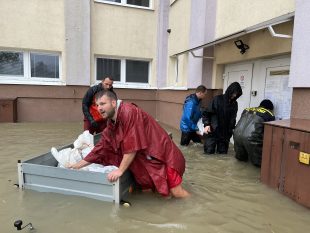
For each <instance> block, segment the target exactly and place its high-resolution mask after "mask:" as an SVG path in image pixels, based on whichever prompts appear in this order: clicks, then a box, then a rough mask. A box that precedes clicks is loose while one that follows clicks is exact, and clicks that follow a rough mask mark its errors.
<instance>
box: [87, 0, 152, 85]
mask: <svg viewBox="0 0 310 233" xmlns="http://www.w3.org/2000/svg"><path fill="white" fill-rule="evenodd" d="M153 7H154V8H153V9H154V10H146V9H139V8H133V7H126V6H117V5H112V4H104V3H98V2H93V3H92V7H91V15H92V16H91V25H92V26H91V46H92V48H91V50H92V52H91V53H92V55H91V58H92V62H91V67H93V68H92V70H91V73H92V75H91V77H92V79H93V80H94V79H95V77H94V76H95V74H94V67H95V65H94V63H95V61H94V56H96V55H100V56H107V57H121V58H124V57H125V58H133V59H144V60H145V59H146V60H150V61H151V80H150V84H151V85H152V86H154V85H155V84H156V48H157V47H156V46H157V20H158V19H157V9H158V1H157V0H156V1H153Z"/></svg>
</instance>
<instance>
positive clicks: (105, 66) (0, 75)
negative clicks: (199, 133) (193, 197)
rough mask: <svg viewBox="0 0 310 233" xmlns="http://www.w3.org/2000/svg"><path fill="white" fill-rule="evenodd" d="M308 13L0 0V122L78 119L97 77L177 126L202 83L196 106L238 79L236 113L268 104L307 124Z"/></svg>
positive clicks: (183, 4) (293, 6)
mask: <svg viewBox="0 0 310 233" xmlns="http://www.w3.org/2000/svg"><path fill="white" fill-rule="evenodd" d="M309 8H310V5H309V3H307V1H302V0H296V1H294V0H284V1H283V0H275V1H272V2H270V1H267V0H256V1H246V0H239V1H237V0H231V1H225V0H217V1H216V0H205V1H200V0H161V1H159V0H45V1H42V0H29V1H22V0H16V1H8V0H0V29H1V32H2V33H1V34H2V36H1V37H0V101H2V103H3V104H2V105H1V106H2V107H1V109H0V112H1V114H2V117H1V116H0V119H1V118H2V119H3V118H5V117H6V119H9V120H10V119H13V115H14V116H15V118H16V121H17V122H29V121H39V122H40V121H42V122H44V121H81V120H82V117H83V116H82V112H81V100H82V98H83V95H84V93H85V92H86V90H87V89H88V87H89V86H90V85H94V84H95V83H97V82H99V81H100V80H101V79H102V78H103V77H104V76H106V75H110V76H112V77H113V78H114V80H115V84H114V86H115V90H116V92H117V94H118V96H119V97H120V98H121V99H123V100H125V101H131V102H135V103H136V104H138V105H139V106H141V107H142V108H143V109H145V110H146V111H147V112H149V113H150V114H151V115H152V116H154V117H155V118H157V119H158V120H159V121H161V122H163V123H165V124H168V125H170V126H173V127H176V128H177V127H178V122H179V119H180V116H181V113H182V104H183V101H184V98H185V96H186V95H187V94H189V93H191V92H192V91H193V89H194V88H195V87H196V86H198V85H200V84H201V83H202V84H204V85H206V86H207V88H208V89H209V91H208V96H207V99H206V100H205V104H207V102H208V101H209V100H210V99H211V98H212V97H213V96H214V95H216V94H218V93H222V92H223V90H225V88H226V87H227V85H229V83H231V82H232V81H238V82H240V84H241V85H242V87H243V90H244V95H243V97H242V98H241V99H240V101H239V105H240V107H239V108H240V109H242V108H244V107H248V106H255V105H257V104H258V103H259V102H260V100H262V99H263V98H265V97H268V98H271V99H273V101H274V102H276V105H277V111H278V115H279V118H283V119H284V118H287V117H294V118H303V119H309V118H310V117H309V111H310V110H309V109H310V108H309V105H310V103H308V102H309V101H305V99H306V98H308V97H309V95H310V94H309V93H310V89H309V87H310V82H309V81H308V79H307V78H306V77H307V75H306V74H307V72H308V71H305V70H304V69H305V68H306V67H307V66H306V61H307V59H308V57H307V56H306V54H307V53H306V52H305V51H307V50H306V49H308V47H309V46H308V45H307V43H306V41H305V38H306V37H305V36H306V35H307V33H308V31H307V30H304V27H305V25H306V24H307V21H306V20H307V17H308V16H307V14H305V11H306V9H309ZM292 45H293V46H292ZM301 45H302V46H301ZM238 46H239V47H238ZM242 46H243V47H242ZM243 50H245V51H243ZM300 59H303V62H300ZM303 68H304V69H303ZM280 87H281V88H280ZM283 93H285V96H283ZM286 97H288V98H286ZM282 100H283V101H284V100H285V103H283V101H282ZM4 103H5V104H6V105H5V104H4ZM12 106H15V107H12ZM10 107H11V108H10ZM14 109H15V110H14ZM13 113H14V114H13ZM1 114H0V115H1ZM5 114H6V115H5Z"/></svg>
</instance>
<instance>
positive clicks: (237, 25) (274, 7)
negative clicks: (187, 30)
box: [215, 0, 295, 38]
mask: <svg viewBox="0 0 310 233" xmlns="http://www.w3.org/2000/svg"><path fill="white" fill-rule="evenodd" d="M294 10H295V1H294V0H272V1H270V0H251V1H249V0H217V16H216V18H217V20H216V33H215V35H216V38H219V37H223V36H225V35H229V34H232V33H234V32H237V31H240V30H243V29H245V28H247V27H249V26H252V25H255V24H258V23H261V22H263V21H266V20H270V19H272V18H275V17H277V16H280V15H284V14H287V13H290V12H293V11H294Z"/></svg>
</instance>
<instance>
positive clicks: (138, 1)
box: [95, 0, 151, 8]
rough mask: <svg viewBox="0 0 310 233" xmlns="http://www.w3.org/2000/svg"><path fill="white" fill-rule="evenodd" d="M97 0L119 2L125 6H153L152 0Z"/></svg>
mask: <svg viewBox="0 0 310 233" xmlns="http://www.w3.org/2000/svg"><path fill="white" fill-rule="evenodd" d="M95 1H96V2H103V3H110V4H117V5H123V6H135V7H141V8H151V2H150V0H95Z"/></svg>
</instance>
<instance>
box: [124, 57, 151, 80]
mask: <svg viewBox="0 0 310 233" xmlns="http://www.w3.org/2000/svg"><path fill="white" fill-rule="evenodd" d="M148 76H149V63H148V62H146V61H131V60H126V82H135V83H148V79H149V77H148Z"/></svg>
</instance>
